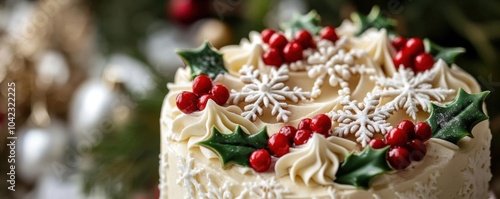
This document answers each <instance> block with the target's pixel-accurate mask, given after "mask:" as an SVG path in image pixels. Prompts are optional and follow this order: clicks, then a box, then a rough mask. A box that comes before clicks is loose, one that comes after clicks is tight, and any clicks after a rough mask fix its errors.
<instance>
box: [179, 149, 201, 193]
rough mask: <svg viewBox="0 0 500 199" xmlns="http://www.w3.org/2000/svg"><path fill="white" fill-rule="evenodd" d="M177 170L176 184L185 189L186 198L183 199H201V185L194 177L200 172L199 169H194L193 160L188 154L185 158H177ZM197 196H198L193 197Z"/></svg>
mask: <svg viewBox="0 0 500 199" xmlns="http://www.w3.org/2000/svg"><path fill="white" fill-rule="evenodd" d="M178 158H179V160H178V162H177V169H178V174H179V178H178V179H177V184H179V185H181V186H182V187H184V188H185V189H186V196H185V197H184V198H186V199H188V198H203V188H202V186H201V185H202V184H201V183H200V182H198V180H197V179H196V176H197V175H198V174H200V173H201V172H202V170H201V169H200V168H195V165H194V158H193V157H191V155H190V154H188V157H187V158H183V157H181V156H178ZM195 193H196V194H198V195H195Z"/></svg>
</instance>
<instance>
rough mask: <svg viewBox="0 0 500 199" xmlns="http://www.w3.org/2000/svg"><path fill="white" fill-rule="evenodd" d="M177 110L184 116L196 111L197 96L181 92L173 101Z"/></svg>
mask: <svg viewBox="0 0 500 199" xmlns="http://www.w3.org/2000/svg"><path fill="white" fill-rule="evenodd" d="M175 103H176V105H177V108H179V110H181V111H182V112H183V113H185V114H190V113H193V112H195V111H197V110H198V96H197V95H196V94H194V93H192V92H189V91H183V92H182V93H181V94H179V95H177V98H176V99H175Z"/></svg>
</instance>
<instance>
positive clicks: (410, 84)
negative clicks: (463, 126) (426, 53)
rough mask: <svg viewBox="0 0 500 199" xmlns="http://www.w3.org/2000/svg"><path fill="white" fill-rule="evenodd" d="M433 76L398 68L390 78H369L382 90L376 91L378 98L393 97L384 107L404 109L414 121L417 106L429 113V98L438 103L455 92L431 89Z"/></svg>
mask: <svg viewBox="0 0 500 199" xmlns="http://www.w3.org/2000/svg"><path fill="white" fill-rule="evenodd" d="M435 75H436V72H432V71H431V70H427V71H425V72H423V73H417V74H416V75H415V73H414V72H413V70H411V69H405V68H403V67H400V68H399V69H398V72H397V73H394V75H393V77H392V78H386V77H379V76H371V77H370V79H372V80H373V81H375V84H376V85H378V86H380V87H382V88H383V89H382V90H380V91H376V92H377V93H379V94H380V96H382V97H393V99H392V101H390V102H388V103H387V104H386V105H388V106H392V107H394V108H395V109H396V110H398V109H401V108H404V109H406V113H407V114H408V115H409V116H410V117H412V118H413V119H416V117H417V112H418V111H419V109H418V106H420V107H421V108H422V110H424V111H426V112H430V104H431V103H430V102H431V98H432V99H434V100H437V101H439V102H440V101H443V100H445V99H446V96H448V95H449V94H452V93H454V92H455V91H454V90H453V89H444V88H433V86H432V84H431V83H430V82H431V81H432V80H433V79H434V76H435Z"/></svg>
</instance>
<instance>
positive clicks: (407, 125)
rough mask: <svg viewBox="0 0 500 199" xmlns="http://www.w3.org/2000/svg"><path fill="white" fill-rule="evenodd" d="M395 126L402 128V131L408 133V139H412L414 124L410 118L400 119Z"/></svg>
mask: <svg viewBox="0 0 500 199" xmlns="http://www.w3.org/2000/svg"><path fill="white" fill-rule="evenodd" d="M397 128H400V129H403V131H404V132H405V133H406V134H407V135H408V140H411V139H413V137H414V136H415V130H414V128H415V125H414V124H413V122H412V121H410V120H403V121H401V122H400V123H399V124H398V127H397Z"/></svg>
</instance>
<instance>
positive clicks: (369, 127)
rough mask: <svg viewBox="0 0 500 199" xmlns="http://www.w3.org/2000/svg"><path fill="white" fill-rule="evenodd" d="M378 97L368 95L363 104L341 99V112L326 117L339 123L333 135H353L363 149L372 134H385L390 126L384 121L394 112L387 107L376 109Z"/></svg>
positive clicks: (334, 112) (347, 98) (330, 113)
mask: <svg viewBox="0 0 500 199" xmlns="http://www.w3.org/2000/svg"><path fill="white" fill-rule="evenodd" d="M379 100H380V96H379V95H377V94H371V93H368V94H367V96H366V97H365V99H364V100H363V103H358V102H357V101H356V100H350V99H349V97H345V98H342V99H341V101H340V104H341V105H342V106H343V109H342V110H338V111H331V112H329V113H328V115H329V116H330V117H331V118H332V120H333V121H334V122H337V123H339V126H337V127H335V129H334V131H333V133H334V135H337V136H346V135H348V134H354V135H355V136H356V137H357V138H356V141H357V142H358V143H360V144H361V145H362V146H363V147H365V146H366V145H367V144H368V142H370V140H371V138H372V137H373V135H374V133H381V134H383V135H384V134H386V133H387V132H388V131H389V130H390V129H391V125H390V124H389V123H388V122H387V121H386V119H387V118H389V116H390V115H391V113H392V112H393V111H394V108H392V107H389V106H382V107H378V105H379Z"/></svg>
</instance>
